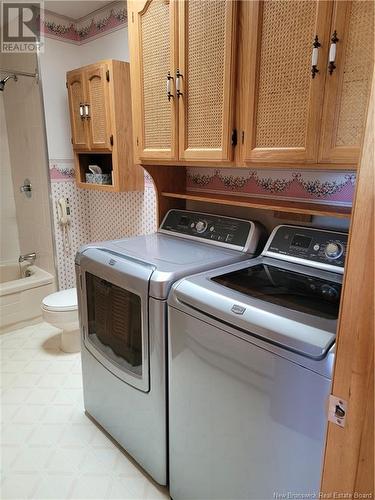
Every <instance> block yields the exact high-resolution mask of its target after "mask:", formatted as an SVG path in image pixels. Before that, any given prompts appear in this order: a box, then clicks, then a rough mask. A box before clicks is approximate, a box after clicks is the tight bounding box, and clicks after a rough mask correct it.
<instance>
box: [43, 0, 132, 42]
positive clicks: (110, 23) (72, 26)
mask: <svg viewBox="0 0 375 500" xmlns="http://www.w3.org/2000/svg"><path fill="white" fill-rule="evenodd" d="M127 25H128V13H127V8H126V2H124V1H122V2H115V3H113V4H111V5H109V6H108V7H104V8H103V9H100V10H98V11H96V12H95V13H91V14H89V15H88V16H85V17H84V18H82V19H79V20H78V21H75V20H74V19H70V18H68V17H65V16H60V15H58V14H56V13H54V12H51V11H48V10H47V11H44V19H43V21H42V26H43V33H44V36H46V37H49V38H55V39H58V40H62V41H65V42H68V43H73V44H76V45H81V44H83V43H86V42H88V41H91V40H93V39H95V38H99V37H101V36H103V35H107V34H108V33H110V32H112V31H116V30H118V29H120V28H124V27H125V26H127Z"/></svg>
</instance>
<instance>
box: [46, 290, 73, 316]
mask: <svg viewBox="0 0 375 500" xmlns="http://www.w3.org/2000/svg"><path fill="white" fill-rule="evenodd" d="M42 308H43V309H44V310H46V311H51V312H65V311H66V312H68V311H76V310H77V309H78V300H77V289H76V288H69V289H68V290H60V292H56V293H51V294H50V295H47V297H44V299H43V301H42Z"/></svg>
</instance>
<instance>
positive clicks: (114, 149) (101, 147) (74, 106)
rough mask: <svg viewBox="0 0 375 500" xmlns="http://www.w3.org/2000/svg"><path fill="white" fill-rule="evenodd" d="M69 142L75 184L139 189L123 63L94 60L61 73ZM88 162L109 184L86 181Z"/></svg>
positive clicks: (140, 173) (104, 188)
mask: <svg viewBox="0 0 375 500" xmlns="http://www.w3.org/2000/svg"><path fill="white" fill-rule="evenodd" d="M66 86H67V89H68V100H69V110H70V122H71V131H72V145H73V150H74V158H75V165H76V180H77V184H78V185H79V187H83V188H87V189H99V190H102V191H142V190H143V186H144V174H143V169H142V168H141V167H139V166H137V165H135V164H134V159H133V131H132V113H131V93H130V69H129V63H125V62H122V61H115V60H106V61H100V62H98V63H95V64H91V65H89V66H85V67H82V68H78V69H75V70H72V71H69V72H68V73H67V77H66ZM89 165H98V166H100V167H101V169H102V171H103V173H105V174H110V176H111V184H91V183H88V182H87V181H86V174H88V173H90V171H89V168H88V167H89Z"/></svg>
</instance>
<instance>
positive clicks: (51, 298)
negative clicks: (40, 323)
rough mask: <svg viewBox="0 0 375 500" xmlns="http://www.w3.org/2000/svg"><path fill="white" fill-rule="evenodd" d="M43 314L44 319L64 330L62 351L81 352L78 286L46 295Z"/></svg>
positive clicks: (43, 301) (43, 302) (62, 333)
mask: <svg viewBox="0 0 375 500" xmlns="http://www.w3.org/2000/svg"><path fill="white" fill-rule="evenodd" d="M42 314H43V319H44V321H46V322H47V323H49V324H50V325H53V326H56V328H60V329H61V330H62V332H61V350H62V351H64V352H79V351H80V350H81V339H80V333H79V323H78V302H77V289H76V288H69V289H68V290H61V291H60V292H56V293H51V295H47V297H44V299H43V300H42Z"/></svg>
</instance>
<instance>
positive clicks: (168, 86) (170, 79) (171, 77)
mask: <svg viewBox="0 0 375 500" xmlns="http://www.w3.org/2000/svg"><path fill="white" fill-rule="evenodd" d="M172 80H173V76H171V72H170V71H168V74H167V98H168V101H170V100H171V98H172V97H174V95H173V94H172V92H171V88H172Z"/></svg>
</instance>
